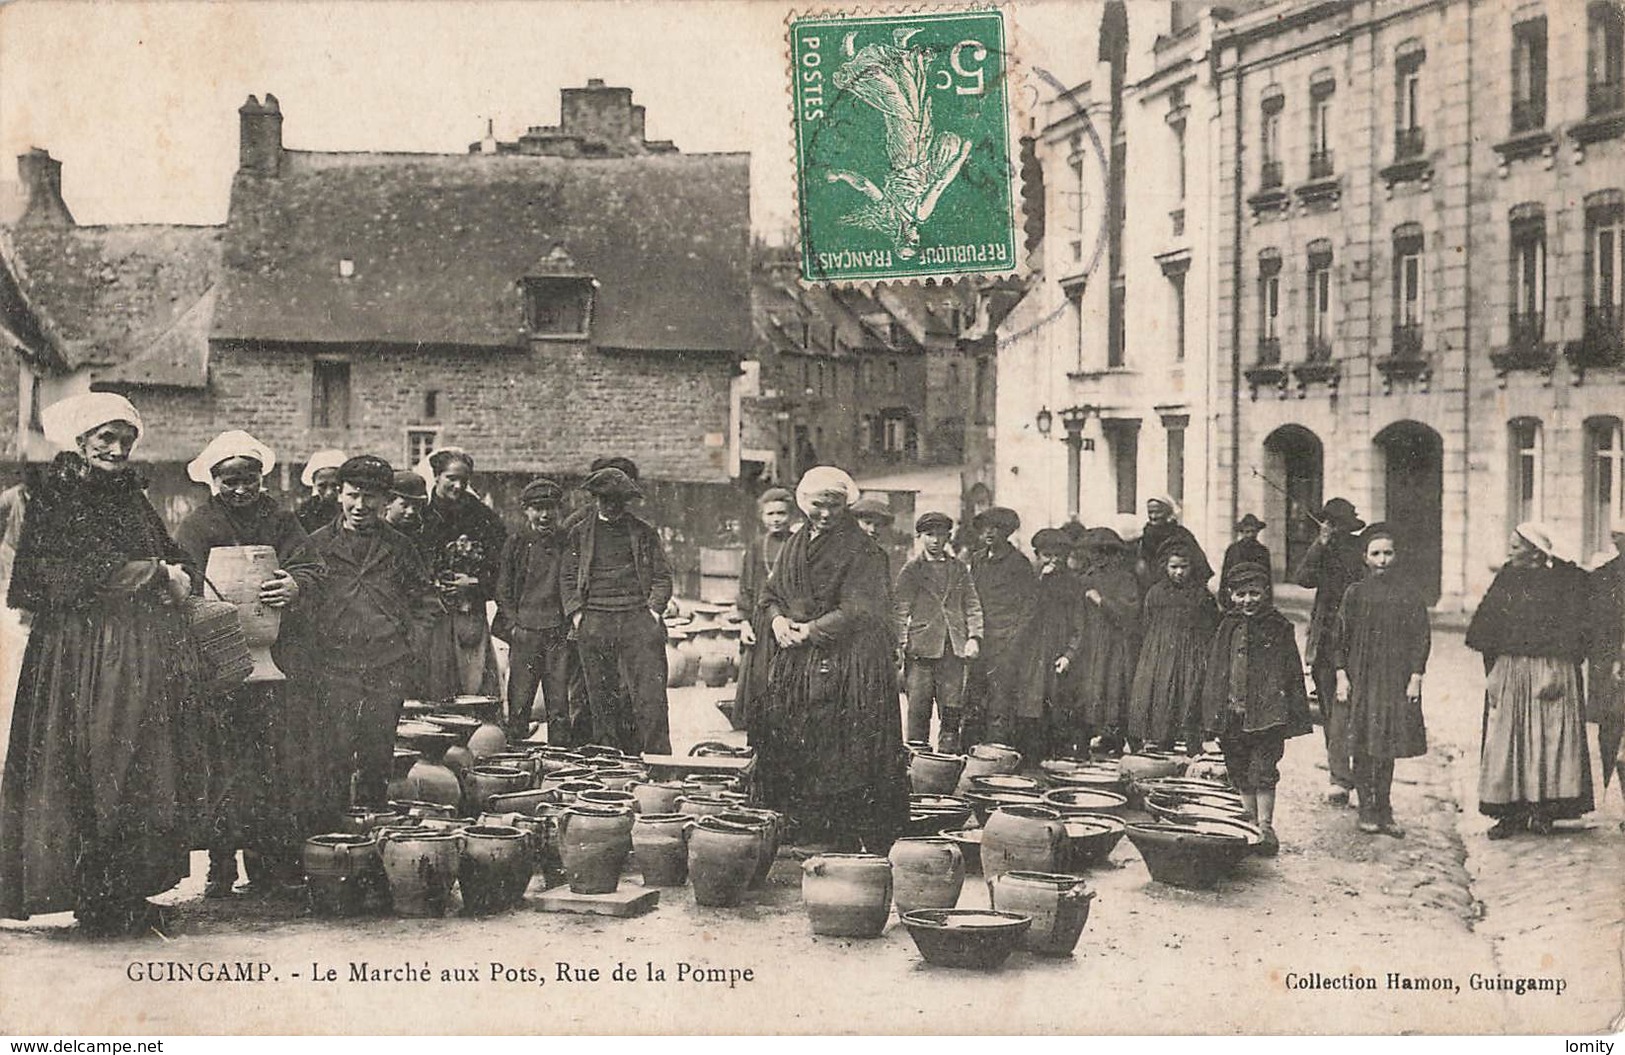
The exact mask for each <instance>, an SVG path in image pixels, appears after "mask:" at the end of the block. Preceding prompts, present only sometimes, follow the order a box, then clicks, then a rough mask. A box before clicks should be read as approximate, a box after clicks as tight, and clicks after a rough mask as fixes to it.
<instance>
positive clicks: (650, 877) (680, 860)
mask: <svg viewBox="0 0 1625 1055" xmlns="http://www.w3.org/2000/svg"><path fill="white" fill-rule="evenodd" d="M693 827H694V818H692V817H689V816H687V815H686V814H682V813H644V814H642V815H640V816H639V817H638V818H637V819H636V820H634V821H633V822H632V856H633V857H634V858H635V859H636V860H637V863H638V869H639V871H641V872H642V873H643V885H644V886H682V885H683V884H684V883H686V882H688V836H689V832H690V831H691V830H692V829H693Z"/></svg>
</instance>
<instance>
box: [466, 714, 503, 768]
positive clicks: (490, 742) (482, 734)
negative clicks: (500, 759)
mask: <svg viewBox="0 0 1625 1055" xmlns="http://www.w3.org/2000/svg"><path fill="white" fill-rule="evenodd" d="M468 749H469V750H470V751H472V752H474V759H475V761H484V760H485V759H486V758H488V757H490V756H491V755H495V754H501V753H502V752H504V751H506V750H508V734H507V733H505V732H503V731H502V726H500V725H498V724H497V723H496V722H494V721H492V720H491V719H489V718H486V719H485V720H483V721H481V722H480V727H479V728H478V729H475V730H474V735H473V736H470V737H469V738H468Z"/></svg>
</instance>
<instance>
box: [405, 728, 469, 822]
mask: <svg viewBox="0 0 1625 1055" xmlns="http://www.w3.org/2000/svg"><path fill="white" fill-rule="evenodd" d="M455 740H456V737H454V736H453V735H452V734H451V733H443V732H440V731H438V730H436V731H434V732H432V733H421V734H418V735H415V736H413V737H412V740H411V743H412V747H413V748H414V749H415V750H416V751H418V752H419V754H420V757H419V758H418V759H417V761H415V762H413V763H412V768H411V769H410V770H408V771H407V774H406V781H405V787H404V789H397V790H404V791H405V792H406V795H405V797H406V798H409V799H419V800H422V801H426V802H440V803H444V804H446V805H448V806H457V805H459V804H460V803H461V802H462V800H463V786H462V784H460V783H458V781H457V775H456V774H455V773H453V772H452V771H451V770H450V769H448V768H447V767H446V765H445V761H444V759H445V757H446V752H447V750H448V749H450V748H451V746H452V744H453V742H454V741H455Z"/></svg>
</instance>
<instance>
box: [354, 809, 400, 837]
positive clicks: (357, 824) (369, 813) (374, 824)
mask: <svg viewBox="0 0 1625 1055" xmlns="http://www.w3.org/2000/svg"><path fill="white" fill-rule="evenodd" d="M404 820H406V813H405V812H404V811H401V810H397V809H395V808H394V807H388V808H384V809H380V808H377V807H374V806H351V807H349V808H348V809H346V810H345V811H344V813H343V815H342V817H341V818H340V822H339V828H340V830H341V831H342V832H343V833H344V834H346V835H367V834H368V833H370V832H371V831H372V830H373V829H374V828H381V827H383V826H384V825H386V824H399V823H400V822H401V821H404Z"/></svg>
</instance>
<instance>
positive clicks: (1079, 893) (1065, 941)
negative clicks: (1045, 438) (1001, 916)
mask: <svg viewBox="0 0 1625 1055" xmlns="http://www.w3.org/2000/svg"><path fill="white" fill-rule="evenodd" d="M992 897H993V907H994V908H996V909H999V910H1001V911H1004V912H1019V913H1021V914H1022V915H1023V916H1031V917H1032V918H1033V925H1032V928H1031V929H1030V930H1028V931H1027V933H1026V935H1024V936H1023V937H1022V940H1021V947H1022V948H1024V949H1026V950H1027V951H1028V952H1035V953H1038V954H1039V955H1040V956H1071V955H1072V950H1073V949H1074V948H1075V947H1076V946H1077V944H1078V937H1079V936H1080V935H1081V934H1083V925H1084V924H1085V923H1088V922H1089V903H1090V902H1091V901H1093V900H1094V899H1095V892H1094V891H1093V890H1090V889H1089V884H1088V883H1086V882H1084V880H1083V877H1082V876H1075V875H1064V874H1056V873H1052V872H1024V871H1020V870H1017V871H1014V872H1006V873H1004V875H1002V876H1000V877H999V878H998V879H995V880H994V881H993V892H992Z"/></svg>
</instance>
